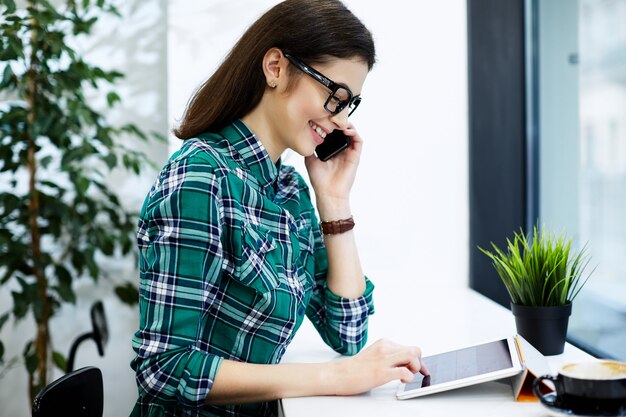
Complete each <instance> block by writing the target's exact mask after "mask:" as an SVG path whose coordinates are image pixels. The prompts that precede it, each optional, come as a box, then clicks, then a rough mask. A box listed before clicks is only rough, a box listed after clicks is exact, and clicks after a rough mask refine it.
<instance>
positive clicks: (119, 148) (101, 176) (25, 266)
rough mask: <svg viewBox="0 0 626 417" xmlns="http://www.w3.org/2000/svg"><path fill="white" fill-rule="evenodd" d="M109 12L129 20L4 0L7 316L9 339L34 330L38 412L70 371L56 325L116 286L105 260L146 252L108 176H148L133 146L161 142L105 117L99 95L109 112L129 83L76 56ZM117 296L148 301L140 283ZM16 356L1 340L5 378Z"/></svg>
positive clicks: (26, 357)
mask: <svg viewBox="0 0 626 417" xmlns="http://www.w3.org/2000/svg"><path fill="white" fill-rule="evenodd" d="M102 13H113V14H116V15H119V13H118V11H117V10H116V8H115V7H114V6H113V4H112V3H111V1H110V0H84V1H73V0H66V1H62V2H54V4H52V2H48V1H47V0H29V1H23V2H19V7H18V6H17V5H16V3H15V2H14V1H13V0H2V1H0V74H1V75H0V179H1V181H2V182H1V184H2V187H0V289H3V290H4V289H10V290H11V295H12V305H3V306H2V307H1V308H0V329H2V327H3V325H5V324H7V323H8V322H10V321H12V322H16V321H19V320H22V319H25V318H26V319H29V320H33V321H34V327H35V330H34V334H33V335H32V338H31V339H30V340H28V341H27V342H26V344H25V346H24V348H23V353H22V357H23V359H22V360H23V363H24V366H25V368H26V371H27V372H28V375H29V386H28V390H29V394H30V399H31V400H30V402H32V399H33V398H34V396H35V395H36V394H37V392H38V391H39V390H40V389H41V388H42V387H44V386H45V385H46V384H47V383H48V382H49V372H48V371H49V369H50V364H51V363H54V364H55V365H56V366H57V367H58V368H60V369H61V370H62V371H65V369H66V367H67V364H66V359H65V357H64V355H63V354H61V353H59V352H57V351H52V349H51V348H52V346H51V338H50V334H51V329H50V326H49V323H50V320H51V318H52V317H53V316H54V315H55V314H56V313H57V311H58V310H59V308H60V307H61V306H62V305H63V304H64V303H75V302H76V293H75V292H74V288H73V283H74V282H75V280H77V279H81V278H91V279H92V280H93V281H94V283H97V282H98V281H99V280H100V279H103V278H107V276H106V274H105V271H104V270H103V269H102V268H101V266H100V264H99V259H100V258H101V257H110V256H120V255H126V254H128V253H130V252H131V250H132V249H133V248H134V232H135V228H136V213H134V212H132V211H129V210H128V209H126V208H125V207H124V205H123V204H122V202H121V201H120V200H119V198H118V196H117V194H116V192H115V191H114V189H113V188H112V186H111V185H110V184H109V183H108V175H109V173H110V172H111V171H112V170H115V169H120V168H122V169H126V170H129V171H131V172H134V173H135V174H139V173H140V170H141V168H142V166H143V164H144V163H145V162H148V161H147V159H146V157H145V155H144V154H143V153H142V152H140V151H137V150H136V149H133V148H131V147H129V146H128V145H127V144H128V143H129V142H128V139H130V138H133V137H135V138H139V139H141V140H146V139H149V137H148V135H146V134H145V133H144V132H142V131H141V130H140V129H139V128H138V127H137V126H136V125H134V124H126V125H123V126H119V127H118V126H112V125H111V124H109V123H108V122H107V120H106V117H105V115H104V114H103V113H101V112H99V111H96V110H94V108H93V107H92V106H91V105H90V103H89V101H88V100H87V98H86V97H87V96H89V95H90V94H91V95H97V96H99V97H103V98H104V97H106V101H107V103H108V106H109V107H114V106H115V105H116V104H117V103H119V102H120V97H119V95H118V94H117V93H116V92H115V91H114V90H113V89H112V87H111V84H112V83H114V82H115V81H116V80H118V79H119V78H121V77H122V76H123V74H121V73H119V72H117V71H111V70H104V69H102V68H100V67H97V66H93V65H91V64H89V63H88V62H86V61H85V59H84V57H83V54H82V53H81V52H79V51H77V50H76V49H73V47H72V45H73V44H75V40H76V38H80V37H83V36H87V35H89V33H90V32H91V30H92V28H93V26H94V25H95V23H96V22H97V21H98V18H99V16H100V15H101V14H102ZM150 137H154V138H157V137H158V138H159V140H163V136H162V135H158V134H152V135H150ZM115 293H116V294H117V295H118V296H119V298H120V299H122V301H124V302H127V303H129V304H132V303H136V302H137V299H138V293H137V289H136V288H135V286H134V285H133V284H131V283H128V282H127V283H125V284H122V285H118V286H117V287H116V288H115ZM5 353H6V352H5V349H4V344H3V343H2V341H0V377H1V376H2V374H3V372H2V371H3V370H4V369H6V368H8V367H10V366H12V364H13V363H15V362H16V361H17V359H16V358H14V357H12V358H10V359H9V358H6V355H5Z"/></svg>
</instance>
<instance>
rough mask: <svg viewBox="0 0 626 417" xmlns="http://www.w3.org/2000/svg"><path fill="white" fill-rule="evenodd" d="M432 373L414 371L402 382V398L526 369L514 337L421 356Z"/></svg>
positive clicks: (499, 377)
mask: <svg viewBox="0 0 626 417" xmlns="http://www.w3.org/2000/svg"><path fill="white" fill-rule="evenodd" d="M422 360H423V362H424V364H425V365H426V367H427V368H428V371H429V372H430V375H429V376H426V377H424V376H423V375H422V374H419V373H418V374H415V378H414V379H413V381H411V382H409V383H408V384H400V386H399V387H398V392H397V393H396V397H397V398H398V399H400V400H404V399H407V398H414V397H420V396H423V395H428V394H433V393H436V392H441V391H448V390H451V389H455V388H461V387H466V386H469V385H474V384H478V383H481V382H487V381H495V380H498V379H502V378H507V377H511V376H513V375H517V374H518V373H520V372H521V371H522V369H523V366H522V363H521V360H520V356H519V354H518V349H517V345H516V342H515V338H513V337H510V338H506V339H500V340H495V341H491V342H488V343H482V344H477V345H473V346H469V347H464V348H461V349H457V350H453V351H449V352H444V353H439V354H436V355H432V356H426V357H423V358H422Z"/></svg>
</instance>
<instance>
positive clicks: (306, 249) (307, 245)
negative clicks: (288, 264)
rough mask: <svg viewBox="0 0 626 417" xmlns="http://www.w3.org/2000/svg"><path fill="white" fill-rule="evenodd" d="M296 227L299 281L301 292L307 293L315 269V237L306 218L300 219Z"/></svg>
mask: <svg viewBox="0 0 626 417" xmlns="http://www.w3.org/2000/svg"><path fill="white" fill-rule="evenodd" d="M297 226H298V248H299V255H298V256H299V259H298V260H297V262H298V264H299V265H298V267H299V274H298V276H299V281H300V283H301V285H302V287H303V288H302V291H303V292H305V293H306V292H308V291H309V290H310V289H311V287H312V286H313V272H314V269H315V266H314V265H315V258H314V253H315V236H314V234H313V229H312V227H311V222H310V221H309V220H308V219H307V218H300V219H299V220H298V222H297Z"/></svg>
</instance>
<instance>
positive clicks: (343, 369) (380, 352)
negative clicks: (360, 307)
mask: <svg viewBox="0 0 626 417" xmlns="http://www.w3.org/2000/svg"><path fill="white" fill-rule="evenodd" d="M421 358H422V351H421V350H420V348H418V347H415V346H403V345H399V344H397V343H394V342H391V341H389V340H385V339H380V340H378V341H376V342H375V343H374V344H372V345H371V346H369V347H367V348H366V349H364V350H363V351H362V352H360V353H359V354H357V355H356V356H353V357H351V358H348V359H344V360H341V361H337V362H334V363H333V366H334V371H335V372H336V374H335V375H334V380H333V381H332V382H331V381H329V382H331V383H333V382H334V383H335V384H336V390H335V391H336V394H337V395H355V394H361V393H363V392H366V391H369V390H371V389H372V388H376V387H378V386H380V385H383V384H386V383H387V382H390V381H393V380H397V379H399V380H401V381H402V382H404V383H407V382H411V381H412V380H413V374H415V373H417V372H419V373H421V374H422V375H428V370H427V369H426V367H425V366H424V364H423V362H422V359H421Z"/></svg>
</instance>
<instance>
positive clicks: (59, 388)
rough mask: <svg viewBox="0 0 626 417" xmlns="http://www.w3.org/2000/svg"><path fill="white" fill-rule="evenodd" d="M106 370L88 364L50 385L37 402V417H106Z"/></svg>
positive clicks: (35, 412)
mask: <svg viewBox="0 0 626 417" xmlns="http://www.w3.org/2000/svg"><path fill="white" fill-rule="evenodd" d="M103 394H104V389H103V384H102V372H100V369H98V368H96V367H95V366H87V367H85V368H81V369H77V370H75V371H72V372H70V373H67V374H65V375H63V376H62V377H61V378H59V379H57V380H56V381H54V382H52V383H50V384H49V385H47V386H46V387H45V388H44V389H43V390H42V391H41V392H40V393H39V394H37V397H35V401H33V417H61V416H62V417H102V407H103V397H104V395H103Z"/></svg>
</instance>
